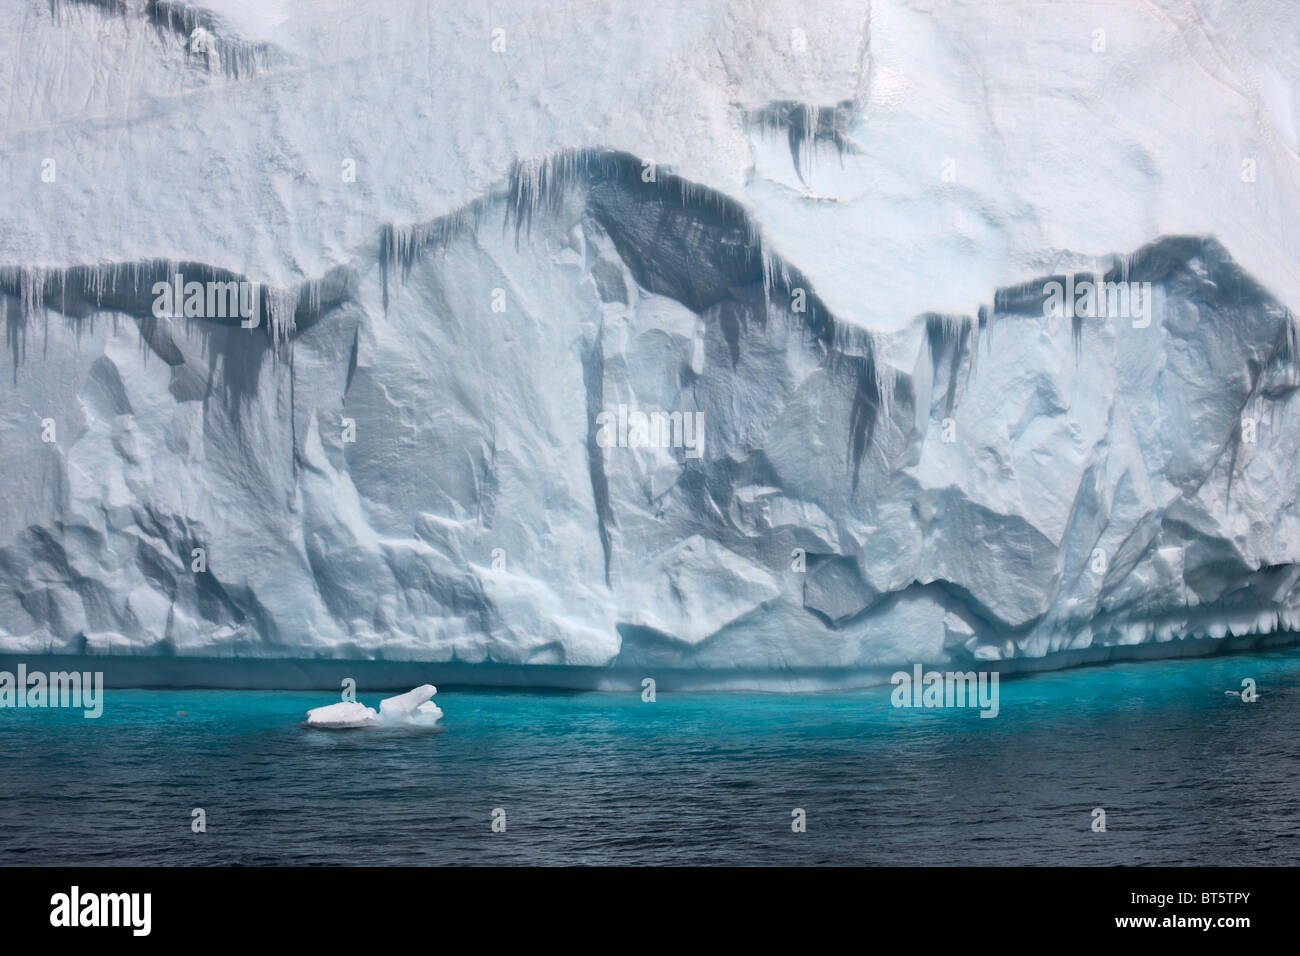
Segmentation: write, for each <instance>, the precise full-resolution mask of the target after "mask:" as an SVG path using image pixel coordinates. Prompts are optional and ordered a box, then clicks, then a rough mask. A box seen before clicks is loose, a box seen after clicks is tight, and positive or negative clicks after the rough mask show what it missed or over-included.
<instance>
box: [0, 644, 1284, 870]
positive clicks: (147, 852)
mask: <svg viewBox="0 0 1300 956" xmlns="http://www.w3.org/2000/svg"><path fill="white" fill-rule="evenodd" d="M30 666H32V667H36V666H38V664H37V661H36V659H33V660H32V661H31V662H30ZM1247 677H1249V678H1252V679H1254V680H1255V681H1256V682H1257V685H1258V687H1259V689H1260V690H1261V691H1265V692H1266V693H1264V695H1263V696H1261V697H1260V699H1259V700H1257V701H1255V702H1254V703H1244V702H1243V701H1242V700H1240V699H1239V698H1237V697H1230V696H1227V695H1225V691H1228V690H1239V689H1240V688H1241V682H1242V679H1243V678H1247ZM105 694H106V698H105V709H104V713H103V716H102V717H101V718H99V719H98V720H87V719H84V718H83V717H82V716H81V712H80V711H78V710H66V709H63V710H60V709H46V710H29V709H24V710H17V709H4V710H0V864H5V865H14V864H68V865H86V864H90V865H95V864H103V865H112V864H127V863H131V864H171V865H208V864H250V865H256V864H354V865H355V864H360V865H366V864H422V865H437V864H610V863H613V864H827V863H830V864H890V865H900V864H901V865H908V864H938V865H943V864H993V865H1001V864H1005V865H1024V864H1095V865H1114V864H1248V865H1249V864H1295V863H1300V734H1298V731H1300V650H1297V649H1295V648H1292V649H1289V650H1282V651H1273V652H1267V653H1260V654H1254V655H1241V656H1220V657H1210V658H1201V659H1188V660H1176V661H1169V662H1156V663H1150V662H1148V663H1128V664H1113V665H1107V666H1095V667H1086V668H1080V669H1075V670H1069V671H1059V672H1053V673H1047V674H1040V675H1036V676H1027V677H1021V678H1017V679H1003V680H1002V682H1001V686H1000V711H999V714H998V716H997V717H996V718H993V719H988V718H981V717H980V716H979V711H978V710H974V709H956V708H954V709H946V710H944V709H940V710H917V709H899V708H895V707H893V706H891V703H890V688H888V687H883V688H879V689H876V690H870V691H862V692H856V693H827V694H797V695H785V694H744V693H727V694H704V693H663V692H661V693H659V695H658V699H657V700H656V701H654V702H653V703H645V702H643V701H642V699H641V696H640V695H639V694H637V693H628V694H611V693H560V692H527V691H518V690H510V691H498V690H482V689H458V688H455V687H445V688H443V689H442V690H440V692H439V694H438V696H437V698H436V699H437V702H438V703H439V705H440V706H441V707H442V709H443V710H444V711H445V717H444V719H443V721H442V724H441V727H440V729H438V730H437V731H435V732H428V731H405V732H402V731H384V730H380V731H349V732H337V731H335V732H330V731H321V730H314V729H308V728H306V727H305V726H303V718H304V713H305V712H306V710H307V709H308V708H310V707H314V706H318V705H321V704H326V703H332V702H334V701H335V700H337V697H336V696H334V695H332V694H330V693H329V692H320V693H303V692H292V693H290V692H273V691H157V690H111V689H110V690H107V691H106V692H105ZM382 696H385V695H382V694H377V693H370V694H365V693H363V694H360V695H359V697H360V699H361V700H362V701H363V702H365V703H368V704H371V705H372V706H373V705H377V704H378V701H379V699H380V697H382ZM195 808H202V809H203V811H204V814H205V818H206V832H203V833H194V832H192V829H191V820H192V811H193V810H194V809H195ZM796 808H797V809H801V810H803V811H804V815H805V817H806V826H807V829H806V832H801V833H799V832H794V831H793V830H792V828H791V822H792V819H793V817H792V813H793V811H794V810H795V809H796ZM1094 808H1101V809H1103V810H1104V811H1105V814H1106V831H1105V832H1094V831H1093V829H1092V824H1093V811H1094ZM497 809H499V810H503V811H504V820H505V832H494V831H493V829H492V820H493V811H494V810H497ZM498 816H500V815H499V814H498Z"/></svg>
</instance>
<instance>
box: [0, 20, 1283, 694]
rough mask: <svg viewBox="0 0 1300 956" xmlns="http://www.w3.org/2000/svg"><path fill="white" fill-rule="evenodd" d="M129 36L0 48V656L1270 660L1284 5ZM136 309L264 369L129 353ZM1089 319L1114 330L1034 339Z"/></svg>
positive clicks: (708, 667)
mask: <svg viewBox="0 0 1300 956" xmlns="http://www.w3.org/2000/svg"><path fill="white" fill-rule="evenodd" d="M163 7H164V8H165V14H166V15H165V16H164V15H160V14H158V13H157V11H158V9H160V8H159V7H157V6H156V5H155V6H149V5H146V4H145V3H144V2H143V0H124V2H123V3H114V2H109V0H104V2H99V0H95V2H91V0H86V2H74V0H59V2H57V3H55V4H53V5H51V4H49V3H47V2H19V0H0V110H4V118H3V123H2V124H0V183H3V184H4V185H5V186H7V187H8V188H7V194H8V195H9V196H10V197H11V201H9V202H6V203H3V204H0V310H2V311H0V325H3V326H4V327H5V329H6V349H7V355H8V357H9V358H10V359H11V362H12V365H11V369H10V370H9V371H10V374H9V375H8V376H7V378H8V379H9V381H7V382H5V383H4V384H3V385H0V388H2V389H3V390H4V398H3V400H2V401H0V474H3V475H4V477H5V483H4V491H3V493H0V653H12V654H39V653H74V654H107V653H113V654H133V655H175V656H178V657H182V658H183V657H194V658H205V657H214V656H215V657H222V656H224V657H229V656H240V657H251V658H294V657H322V658H337V659H383V660H396V661H428V662H445V663H452V662H454V663H456V664H469V665H479V664H482V665H488V664H501V665H512V666H517V667H522V668H529V667H535V666H547V665H554V666H556V667H560V668H598V669H608V670H610V671H611V672H613V671H627V672H628V673H637V674H639V673H640V672H642V671H647V672H648V671H651V670H653V669H655V668H665V669H682V670H689V671H700V672H710V673H717V674H718V675H719V677H718V681H719V683H727V682H728V681H729V682H730V683H729V684H728V686H734V684H735V680H734V679H733V678H728V677H725V676H723V675H726V674H733V675H734V674H735V673H747V674H755V675H764V674H777V675H798V674H801V673H805V672H806V673H818V674H824V673H840V672H847V671H854V670H863V671H866V670H872V669H885V670H888V669H890V668H893V667H895V666H898V665H903V664H906V663H909V662H912V661H927V662H930V661H943V660H958V661H1008V660H1037V659H1042V658H1050V657H1051V656H1052V655H1061V654H1067V653H1071V652H1084V651H1098V650H1099V649H1100V650H1101V651H1102V652H1104V651H1105V649H1107V648H1126V647H1132V646H1136V645H1144V644H1150V645H1153V646H1154V645H1162V644H1166V645H1168V649H1169V652H1170V653H1174V652H1179V650H1180V648H1181V646H1182V645H1190V644H1200V643H1203V642H1204V641H1214V640H1217V639H1220V638H1224V637H1226V636H1228V635H1233V636H1237V637H1240V636H1242V635H1252V634H1254V635H1259V634H1270V633H1273V632H1278V631H1288V630H1297V629H1300V511H1298V510H1297V488H1300V421H1298V420H1297V419H1298V417H1300V410H1298V406H1297V402H1296V399H1295V396H1296V389H1297V385H1298V384H1300V373H1298V372H1297V354H1298V352H1300V348H1298V347H1297V332H1296V329H1297V325H1296V320H1295V317H1294V316H1295V312H1296V309H1297V307H1298V306H1300V266H1298V265H1297V263H1300V226H1298V223H1300V217H1297V211H1300V157H1298V156H1297V150H1298V149H1300V5H1297V4H1294V3H1291V2H1285V0H1278V2H1265V0H1253V2H1243V3H1233V4H1226V3H1219V2H1211V0H1178V2H1175V0H1150V2H1147V0H1143V2H1135V3H1113V4H1096V3H1070V2H1061V3H1033V4H1030V3H1001V4H989V3H959V2H951V3H949V2H922V0H916V2H910V3H909V2H881V0H877V2H872V3H866V2H840V0H820V2H808V3H800V4H797V5H794V4H791V5H776V4H771V3H767V2H762V0H753V2H721V0H716V2H713V0H698V2H697V0H691V2H681V3H676V2H668V3H656V4H643V3H641V2H639V0H628V2H596V0H591V2H575V3H566V4H556V3H551V2H542V0H535V2H518V0H512V2H506V3H494V4H492V5H490V6H487V5H477V4H459V3H444V2H434V3H428V2H424V0H421V2H419V3H415V2H403V0H393V2H385V3H382V4H367V3H359V2H358V3H352V2H318V3H311V4H306V3H303V4H296V3H288V2H277V3H272V4H267V3H253V2H241V0H220V2H214V3H209V4H208V5H206V6H205V7H201V8H200V7H192V6H187V5H183V4H171V5H163ZM196 28H198V29H202V30H205V31H208V32H209V33H211V35H212V37H213V41H214V42H215V45H216V52H215V53H214V54H194V53H191V52H190V50H189V47H190V38H191V36H192V35H193V31H194V30H195V29H196ZM495 30H502V31H504V33H498V34H495V35H494V31H495ZM502 40H504V43H505V51H504V52H501V53H498V52H494V50H493V44H494V42H496V43H498V44H499V43H500V42H501V41H502ZM810 128H811V129H813V130H815V135H810V137H804V136H803V134H802V133H801V132H800V131H801V130H804V129H810ZM792 131H793V132H792ZM648 163H653V164H654V165H653V169H654V171H655V174H656V175H655V181H654V182H652V183H646V182H644V181H643V179H644V177H645V176H646V175H647V171H648V169H649V168H650V167H648V166H647V164H648ZM349 171H355V177H350V173H349ZM205 270H206V271H205ZM178 271H180V272H187V271H188V272H189V273H190V274H191V275H196V276H200V277H202V276H207V275H209V274H211V275H217V276H219V277H221V278H232V277H233V278H246V279H249V280H251V281H254V282H258V283H262V284H263V290H264V302H265V303H266V313H265V315H264V316H263V321H261V322H260V324H259V326H258V327H257V328H254V329H244V328H240V327H239V326H238V325H237V324H235V323H231V322H223V321H217V320H209V319H203V318H196V319H188V320H187V319H172V320H155V319H153V318H152V316H151V315H150V313H149V306H148V303H149V300H150V298H151V296H150V286H151V285H152V282H153V281H154V280H155V279H157V278H161V277H169V276H170V275H172V274H173V273H174V272H178ZM1094 272H1100V273H1110V277H1111V278H1112V279H1115V280H1120V279H1131V280H1132V281H1136V282H1150V283H1151V284H1152V289H1153V309H1152V321H1151V323H1150V325H1149V326H1148V327H1145V328H1139V327H1135V326H1134V323H1132V322H1130V321H1128V320H1127V318H1119V319H1115V318H1111V319H1104V320H1103V319H1087V320H1085V321H1083V322H1082V323H1081V324H1080V325H1079V326H1078V327H1072V325H1071V322H1070V320H1069V319H1068V318H1064V317H1048V316H1046V315H1044V313H1043V310H1042V308H1041V301H1042V291H1043V288H1044V284H1045V282H1046V281H1047V280H1049V279H1050V278H1052V277H1053V276H1057V277H1059V276H1061V275H1063V274H1064V273H1078V274H1079V275H1080V276H1083V275H1085V274H1092V273H1094ZM1026 290H1029V291H1028V292H1027V291H1026ZM796 291H798V292H799V293H800V295H804V294H806V295H807V296H809V297H810V298H809V301H810V302H811V303H812V306H811V308H810V309H809V310H807V311H798V310H796V309H795V308H794V307H793V306H792V301H793V299H794V295H795V293H796ZM499 309H503V311H499ZM268 332H269V334H268ZM620 405H624V406H627V407H628V408H631V409H634V410H636V409H640V410H642V411H646V412H649V411H656V410H662V411H665V412H674V411H675V412H680V413H694V412H699V413H702V414H703V416H704V421H705V423H706V424H705V435H706V441H705V443H704V445H703V454H702V457H700V458H698V459H694V458H691V457H689V456H687V455H686V454H684V453H683V449H681V448H663V449H659V448H656V449H649V448H629V447H618V446H613V447H603V446H601V445H600V444H599V443H598V442H597V440H596V437H595V436H596V433H597V425H596V416H597V415H598V414H600V413H601V412H614V411H616V410H617V409H618V407H619V406H620ZM1247 421H1249V423H1250V424H1249V425H1247V424H1246V422H1247ZM47 425H52V426H53V429H54V435H55V436H56V437H55V438H54V440H52V441H50V440H44V439H46V438H48V437H49V435H50V428H49V427H47ZM196 549H198V550H196ZM796 549H798V551H799V552H800V553H801V554H802V559H796V557H795V556H794V552H795V551H796ZM199 551H201V559H200V557H199ZM196 561H197V562H200V563H201V565H202V570H196V569H195V567H196ZM801 561H802V565H801V566H800V562H801ZM548 674H549V676H548V678H547V680H548V681H552V682H553V681H555V680H557V679H558V680H560V681H561V682H563V678H562V677H561V678H556V677H555V675H554V672H553V670H552V671H550V672H548ZM791 681H792V682H793V681H794V677H792V678H791ZM801 686H805V685H802V684H801ZM413 693H414V692H413ZM332 706H333V707H338V706H340V705H332ZM325 709H328V708H322V709H321V710H325ZM372 713H373V711H372ZM344 716H345V717H346V715H344ZM352 716H353V718H355V717H356V715H352Z"/></svg>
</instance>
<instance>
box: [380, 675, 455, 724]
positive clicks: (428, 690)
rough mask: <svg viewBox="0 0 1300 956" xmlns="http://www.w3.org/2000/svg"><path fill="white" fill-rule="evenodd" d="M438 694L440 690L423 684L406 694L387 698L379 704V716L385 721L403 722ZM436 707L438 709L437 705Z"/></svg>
mask: <svg viewBox="0 0 1300 956" xmlns="http://www.w3.org/2000/svg"><path fill="white" fill-rule="evenodd" d="M437 692H438V688H436V687H434V686H433V685H432V684H421V685H420V686H419V687H417V688H415V690H408V691H407V692H406V693H405V694H398V695H397V696H396V697H386V698H384V699H383V700H381V701H380V702H379V716H380V717H381V718H382V719H384V720H401V719H402V718H404V717H408V716H410V714H412V713H413V712H414V711H415V710H417V709H419V708H420V707H421V706H422V705H423V704H424V703H425V702H426V701H428V699H429V698H430V697H432V696H433V695H434V694H436V693H437ZM434 706H435V708H436V706H437V705H434ZM440 713H441V712H440Z"/></svg>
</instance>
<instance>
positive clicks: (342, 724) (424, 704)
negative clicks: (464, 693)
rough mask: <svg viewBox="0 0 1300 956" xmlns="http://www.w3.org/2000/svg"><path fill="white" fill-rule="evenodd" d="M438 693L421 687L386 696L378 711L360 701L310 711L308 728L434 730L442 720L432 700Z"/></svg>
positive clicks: (426, 687) (440, 712)
mask: <svg viewBox="0 0 1300 956" xmlns="http://www.w3.org/2000/svg"><path fill="white" fill-rule="evenodd" d="M437 692H438V688H436V687H434V686H433V685H432V684H421V685H420V686H419V687H417V688H415V690H409V691H407V692H406V693H405V694H398V695H397V696H396V697H386V698H385V699H384V700H382V701H380V702H379V710H378V711H376V710H375V709H374V708H373V707H367V706H366V705H365V704H362V703H360V702H359V701H343V702H342V703H338V704H329V705H327V706H325V707H315V708H313V709H311V710H309V711H307V725H308V726H309V727H324V728H326V729H329V730H348V729H351V728H355V727H378V726H379V725H380V724H381V723H382V724H385V725H388V726H395V725H396V726H402V725H412V726H419V727H432V726H433V725H434V724H436V723H437V722H438V721H439V720H441V719H442V708H441V707H439V706H438V705H437V704H435V703H434V702H433V701H432V700H430V699H429V698H430V697H432V696H433V695H434V694H436V693H437Z"/></svg>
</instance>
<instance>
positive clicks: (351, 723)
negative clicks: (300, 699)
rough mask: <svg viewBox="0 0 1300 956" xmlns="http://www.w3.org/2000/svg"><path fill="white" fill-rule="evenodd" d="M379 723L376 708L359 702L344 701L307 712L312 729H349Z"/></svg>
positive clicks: (308, 722)
mask: <svg viewBox="0 0 1300 956" xmlns="http://www.w3.org/2000/svg"><path fill="white" fill-rule="evenodd" d="M377 723H379V715H378V714H377V713H375V708H373V707H367V706H366V705H365V704H361V703H358V702H357V701H346V700H345V701H343V702H342V703H338V704H329V705H327V706H325V707H314V708H312V709H311V710H309V711H307V724H308V726H311V727H327V728H333V729H340V730H341V729H345V728H349V727H367V726H370V725H372V724H377Z"/></svg>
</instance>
